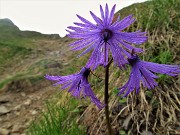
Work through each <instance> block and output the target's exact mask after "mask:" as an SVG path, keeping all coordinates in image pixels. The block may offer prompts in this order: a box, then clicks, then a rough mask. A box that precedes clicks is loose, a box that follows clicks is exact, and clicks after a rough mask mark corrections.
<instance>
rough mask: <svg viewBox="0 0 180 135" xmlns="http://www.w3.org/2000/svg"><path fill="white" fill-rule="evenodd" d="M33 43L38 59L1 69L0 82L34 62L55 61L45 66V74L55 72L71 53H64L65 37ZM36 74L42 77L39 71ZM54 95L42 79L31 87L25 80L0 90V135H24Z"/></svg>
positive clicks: (51, 88) (64, 63) (50, 87)
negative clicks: (46, 102) (39, 54)
mask: <svg viewBox="0 0 180 135" xmlns="http://www.w3.org/2000/svg"><path fill="white" fill-rule="evenodd" d="M36 42H37V43H36V44H37V45H38V46H37V50H39V51H40V53H41V56H40V57H39V56H38V55H34V56H32V57H31V56H29V57H27V59H26V60H25V61H23V62H22V63H21V64H19V63H17V64H15V65H14V66H13V67H12V66H9V67H7V68H4V72H3V73H1V75H0V78H1V79H2V78H7V77H8V76H12V75H13V74H14V73H17V72H23V71H24V70H26V69H28V68H29V67H30V66H32V65H33V64H34V63H38V62H39V61H40V62H41V61H43V60H44V59H46V60H48V61H51V60H55V59H56V60H57V61H56V60H55V62H53V63H48V64H46V65H45V68H46V69H47V70H48V71H47V73H54V72H56V71H59V68H62V66H64V65H66V64H67V60H66V58H67V57H68V55H71V54H70V53H68V54H67V53H66V51H67V46H66V45H67V44H68V41H67V40H66V38H63V39H60V40H48V39H47V40H38V41H36ZM38 48H40V49H38ZM40 66H42V65H40ZM36 68H37V70H38V69H40V67H36ZM35 70H36V69H35ZM10 71H12V72H10ZM38 74H41V75H42V73H41V72H39V73H38ZM54 93H55V89H53V87H52V85H51V83H50V82H49V81H46V80H45V79H44V78H43V79H42V80H41V81H40V82H38V83H36V84H35V85H34V84H29V81H27V80H19V81H12V82H10V83H9V84H8V85H7V86H5V87H4V88H3V89H2V90H0V135H25V134H26V129H27V128H28V127H29V126H30V124H31V122H32V120H34V119H35V118H36V117H37V116H38V114H39V113H40V112H41V111H42V109H43V105H44V101H45V100H46V99H48V98H50V96H51V95H53V94H54Z"/></svg>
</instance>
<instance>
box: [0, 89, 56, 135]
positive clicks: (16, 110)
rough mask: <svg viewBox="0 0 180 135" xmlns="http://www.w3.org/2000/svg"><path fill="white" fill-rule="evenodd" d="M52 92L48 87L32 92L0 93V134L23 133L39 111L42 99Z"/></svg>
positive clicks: (17, 134) (19, 134)
mask: <svg viewBox="0 0 180 135" xmlns="http://www.w3.org/2000/svg"><path fill="white" fill-rule="evenodd" d="M52 94H53V90H52V89H50V88H49V87H46V88H43V89H42V90H38V91H33V92H21V91H16V92H4V93H2V94H1V95H0V123H1V124H0V135H25V134H26V129H27V127H28V126H29V125H30V124H31V121H32V120H33V119H34V118H35V117H36V116H37V115H38V114H39V112H41V110H42V108H43V101H44V100H45V99H46V98H48V97H49V96H50V95H52Z"/></svg>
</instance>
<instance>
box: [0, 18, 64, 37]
mask: <svg viewBox="0 0 180 135" xmlns="http://www.w3.org/2000/svg"><path fill="white" fill-rule="evenodd" d="M10 37H23V38H35V37H38V38H41V37H42V38H50V39H51V38H53V39H59V38H61V37H60V36H59V34H42V33H40V32H36V31H28V30H26V31H21V30H20V29H19V28H18V27H17V26H16V25H15V24H14V23H13V21H11V20H10V19H9V18H4V19H0V39H2V38H3V39H4V38H10Z"/></svg>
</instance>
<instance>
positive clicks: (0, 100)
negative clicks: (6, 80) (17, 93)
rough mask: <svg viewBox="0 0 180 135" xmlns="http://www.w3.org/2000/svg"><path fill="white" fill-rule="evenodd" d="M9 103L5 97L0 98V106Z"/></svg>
mask: <svg viewBox="0 0 180 135" xmlns="http://www.w3.org/2000/svg"><path fill="white" fill-rule="evenodd" d="M9 101H10V100H9V99H8V98H7V97H6V96H4V97H1V98H0V104H4V103H7V102H9Z"/></svg>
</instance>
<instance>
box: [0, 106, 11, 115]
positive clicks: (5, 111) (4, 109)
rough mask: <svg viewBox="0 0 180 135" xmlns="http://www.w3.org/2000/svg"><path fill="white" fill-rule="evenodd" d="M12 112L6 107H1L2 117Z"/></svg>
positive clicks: (0, 113)
mask: <svg viewBox="0 0 180 135" xmlns="http://www.w3.org/2000/svg"><path fill="white" fill-rule="evenodd" d="M9 112H10V110H8V109H7V108H6V107H5V106H0V115H4V114H7V113H9Z"/></svg>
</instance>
